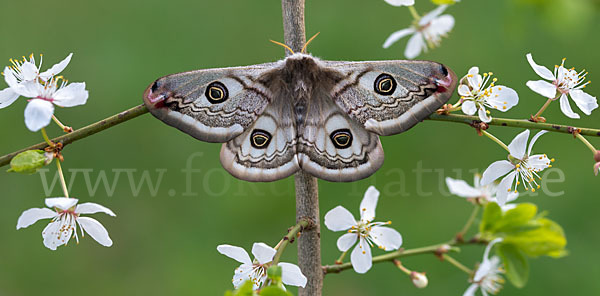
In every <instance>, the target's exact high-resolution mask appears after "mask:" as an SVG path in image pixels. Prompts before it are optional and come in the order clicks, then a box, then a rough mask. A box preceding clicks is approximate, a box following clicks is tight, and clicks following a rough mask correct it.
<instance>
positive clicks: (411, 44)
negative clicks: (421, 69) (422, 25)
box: [404, 32, 425, 59]
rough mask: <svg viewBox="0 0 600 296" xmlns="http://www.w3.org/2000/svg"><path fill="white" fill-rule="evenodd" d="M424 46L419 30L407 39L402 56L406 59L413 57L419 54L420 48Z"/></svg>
mask: <svg viewBox="0 0 600 296" xmlns="http://www.w3.org/2000/svg"><path fill="white" fill-rule="evenodd" d="M424 47H425V40H424V39H423V34H421V33H420V32H416V33H415V34H414V35H413V36H412V37H410V39H408V43H407V44H406V49H405V50H404V56H405V57H406V58H407V59H414V58H416V57H418V56H419V55H420V54H421V50H423V48H424Z"/></svg>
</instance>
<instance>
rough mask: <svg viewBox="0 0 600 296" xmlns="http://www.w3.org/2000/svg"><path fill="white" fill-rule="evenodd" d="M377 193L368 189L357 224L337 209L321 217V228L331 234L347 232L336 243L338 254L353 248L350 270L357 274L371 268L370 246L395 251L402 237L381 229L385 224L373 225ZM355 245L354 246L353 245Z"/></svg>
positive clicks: (348, 215)
mask: <svg viewBox="0 0 600 296" xmlns="http://www.w3.org/2000/svg"><path fill="white" fill-rule="evenodd" d="M378 198H379V191H377V189H375V187H373V186H370V187H369V188H368V189H367V191H366V192H365V196H364V198H363V200H362V202H361V203H360V220H358V221H357V220H355V219H354V216H352V214H351V213H350V212H349V211H348V210H346V209H345V208H344V207H342V206H337V207H335V208H333V209H332V210H330V211H329V212H327V214H325V226H327V228H329V230H331V231H347V232H348V233H346V234H344V235H342V236H341V237H340V238H339V239H338V241H337V247H338V249H339V250H340V251H342V252H346V251H348V250H349V249H350V248H351V247H352V246H353V245H354V244H356V247H355V248H354V250H353V251H352V253H351V254H350V261H351V262H352V267H353V268H354V271H356V272H357V273H365V272H367V271H369V269H371V266H372V264H373V262H372V258H373V257H372V255H371V246H373V245H377V246H378V247H379V248H380V249H382V250H384V251H391V250H397V249H398V248H400V246H401V245H402V236H401V235H400V233H398V231H396V230H394V229H392V228H389V227H385V226H383V225H389V224H391V221H388V222H373V219H375V208H376V207H377V200H378ZM357 241H358V243H356V242H357Z"/></svg>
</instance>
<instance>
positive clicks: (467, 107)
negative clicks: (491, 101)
mask: <svg viewBox="0 0 600 296" xmlns="http://www.w3.org/2000/svg"><path fill="white" fill-rule="evenodd" d="M462 111H463V113H465V114H467V115H473V114H475V112H477V106H476V105H475V102H473V101H471V100H467V101H464V103H463V104H462Z"/></svg>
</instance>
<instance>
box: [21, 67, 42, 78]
mask: <svg viewBox="0 0 600 296" xmlns="http://www.w3.org/2000/svg"><path fill="white" fill-rule="evenodd" d="M21 75H23V81H32V80H35V79H36V78H37V76H38V68H37V67H36V66H35V64H33V63H31V62H25V63H23V64H22V65H21Z"/></svg>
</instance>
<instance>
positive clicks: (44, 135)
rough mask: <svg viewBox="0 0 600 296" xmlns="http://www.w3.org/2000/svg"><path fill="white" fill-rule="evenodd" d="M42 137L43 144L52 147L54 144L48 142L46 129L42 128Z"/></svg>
mask: <svg viewBox="0 0 600 296" xmlns="http://www.w3.org/2000/svg"><path fill="white" fill-rule="evenodd" d="M42 137H43V138H44V142H46V144H48V146H50V147H54V145H55V144H54V143H53V142H52V141H50V138H48V134H47V133H46V128H42Z"/></svg>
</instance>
